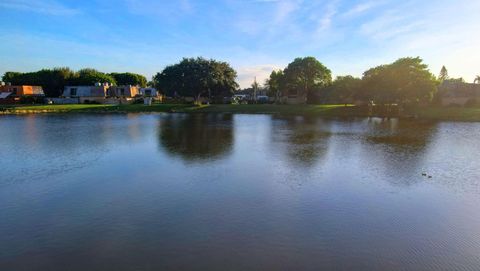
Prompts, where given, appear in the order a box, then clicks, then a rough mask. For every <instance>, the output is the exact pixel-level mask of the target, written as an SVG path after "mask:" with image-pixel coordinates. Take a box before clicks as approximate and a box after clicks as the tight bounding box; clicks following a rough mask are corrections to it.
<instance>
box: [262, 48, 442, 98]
mask: <svg viewBox="0 0 480 271" xmlns="http://www.w3.org/2000/svg"><path fill="white" fill-rule="evenodd" d="M438 84H439V80H437V78H436V77H435V76H434V75H433V74H432V73H431V72H430V71H429V70H428V66H427V65H426V64H424V63H423V60H422V59H421V58H419V57H416V58H411V57H408V58H401V59H398V60H397V61H395V62H393V63H391V64H386V65H380V66H377V67H374V68H371V69H369V70H367V71H365V72H364V73H363V76H362V78H356V77H353V76H350V75H347V76H338V77H337V78H336V79H335V80H332V74H331V71H330V70H329V69H328V68H326V67H325V66H324V65H323V64H322V63H321V62H319V61H318V60H317V59H315V58H314V57H305V58H297V59H295V60H294V61H293V62H292V63H290V64H289V65H288V66H287V67H286V68H285V69H284V70H277V71H273V72H272V73H271V74H270V77H269V78H268V79H267V80H266V82H265V86H266V88H267V89H268V91H269V95H270V96H274V97H280V96H285V95H297V96H298V95H300V96H301V95H303V96H305V97H307V101H308V102H309V103H352V102H355V101H364V102H375V103H380V104H391V103H398V104H422V103H423V104H424V103H429V102H431V101H432V99H433V97H434V95H435V93H436V92H437V86H438Z"/></svg>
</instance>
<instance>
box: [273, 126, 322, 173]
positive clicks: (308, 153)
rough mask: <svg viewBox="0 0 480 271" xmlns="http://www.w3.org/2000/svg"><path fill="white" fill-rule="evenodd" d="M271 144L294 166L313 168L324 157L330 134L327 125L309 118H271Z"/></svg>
mask: <svg viewBox="0 0 480 271" xmlns="http://www.w3.org/2000/svg"><path fill="white" fill-rule="evenodd" d="M270 134H271V144H272V148H273V149H274V150H277V151H280V152H282V153H284V154H286V156H287V157H288V159H289V161H290V162H291V163H292V165H294V166H301V167H313V166H314V165H315V164H316V163H317V162H318V161H319V160H320V159H321V158H323V157H324V156H325V155H326V152H327V150H328V145H329V142H328V140H329V138H330V136H331V132H330V131H329V123H328V122H326V121H325V120H322V119H320V118H311V117H291V116H289V117H278V116H277V117H273V119H272V131H271V133H270Z"/></svg>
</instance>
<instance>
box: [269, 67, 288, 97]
mask: <svg viewBox="0 0 480 271" xmlns="http://www.w3.org/2000/svg"><path fill="white" fill-rule="evenodd" d="M283 77H284V76H283V71H282V70H278V71H275V70H274V71H272V73H271V74H270V77H269V78H267V80H266V81H265V86H266V87H267V89H268V95H269V96H273V97H275V100H276V101H278V100H279V98H280V94H281V88H282V84H283V81H282V80H283Z"/></svg>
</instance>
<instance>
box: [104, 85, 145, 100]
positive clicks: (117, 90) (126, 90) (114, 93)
mask: <svg viewBox="0 0 480 271" xmlns="http://www.w3.org/2000/svg"><path fill="white" fill-rule="evenodd" d="M108 94H109V95H108V96H110V97H118V98H134V97H135V96H138V95H140V91H139V88H138V87H137V86H131V85H128V86H111V87H110V89H109V91H108Z"/></svg>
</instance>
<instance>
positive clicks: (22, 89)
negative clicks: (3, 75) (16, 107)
mask: <svg viewBox="0 0 480 271" xmlns="http://www.w3.org/2000/svg"><path fill="white" fill-rule="evenodd" d="M0 92H9V93H11V94H10V96H17V97H20V96H37V97H40V96H45V93H44V92H43V89H42V87H41V86H27V85H19V86H12V85H11V84H9V83H7V84H5V83H3V82H2V83H1V85H0Z"/></svg>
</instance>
